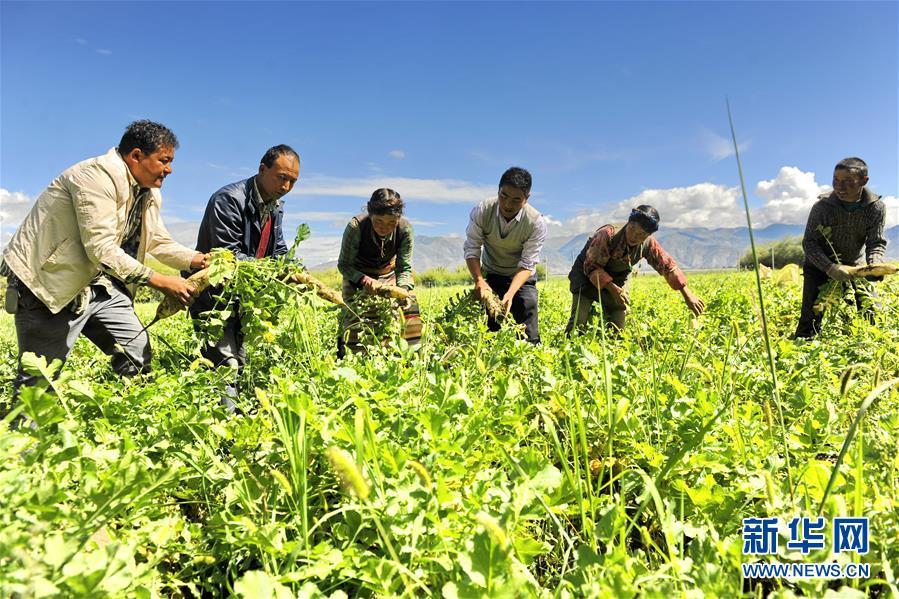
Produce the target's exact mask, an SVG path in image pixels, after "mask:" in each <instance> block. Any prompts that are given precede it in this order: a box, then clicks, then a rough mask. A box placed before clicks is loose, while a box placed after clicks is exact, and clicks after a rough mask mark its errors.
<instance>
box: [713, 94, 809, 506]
mask: <svg viewBox="0 0 899 599" xmlns="http://www.w3.org/2000/svg"><path fill="white" fill-rule="evenodd" d="M725 101H726V103H727V121H728V123H730V135H731V138H732V139H733V142H734V156H735V157H736V159H737V170H738V172H739V173H740V189H741V190H742V192H743V207H744V208H745V210H746V226H747V227H748V228H749V245H750V247H751V248H752V262H753V264H754V265H755V284H756V288H757V289H758V293H759V310H760V312H761V316H762V337H763V338H764V340H765V352H766V353H767V354H768V368H769V369H770V371H771V385H772V388H771V394H772V396H773V398H774V405H775V406H776V407H777V416H778V419H779V420H780V435H781V442H782V443H783V452H784V463H785V465H786V469H787V483H788V484H787V486H788V488H789V489H790V499H792V498H793V473H792V468H791V467H790V445H789V441H788V438H787V426H786V423H785V422H784V413H783V406H782V405H781V403H780V391H779V390H778V388H777V369H776V368H775V367H774V352H772V351H771V339H770V338H769V337H768V319H767V316H766V314H765V295H764V293H762V275H761V273H760V272H759V257H758V254H757V253H756V249H755V235H754V234H753V232H752V217H751V216H750V214H749V198H748V196H747V195H746V180H745V179H744V177H743V163H742V162H741V161H740V147H739V145H738V144H737V132H736V130H735V129H734V119H733V116H732V115H731V112H730V100H727V99H726V100H725ZM771 436H772V438H773V437H774V431H771Z"/></svg>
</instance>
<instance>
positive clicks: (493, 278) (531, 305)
mask: <svg viewBox="0 0 899 599" xmlns="http://www.w3.org/2000/svg"><path fill="white" fill-rule="evenodd" d="M484 278H485V279H486V281H487V284H488V285H490V288H491V289H493V292H494V293H495V294H496V295H498V296H499V298H500V299H502V298H503V296H504V295H505V294H506V292H507V291H509V286H510V285H512V277H507V276H504V275H497V274H493V273H487V275H486V276H485V277H484ZM511 312H512V317H513V318H514V319H515V322H517V323H518V324H523V325H524V328H525V335H526V336H527V339H528V341H529V342H530V343H540V324H539V322H538V318H537V276H536V275H534V276H531V278H530V279H528V280H527V281H525V283H524V285H522V286H521V289H519V290H518V292H517V293H516V294H515V297H513V298H512V309H511ZM487 328H489V329H490V330H491V331H498V330H499V323H498V322H496V321H495V320H493V319H492V318H488V319H487Z"/></svg>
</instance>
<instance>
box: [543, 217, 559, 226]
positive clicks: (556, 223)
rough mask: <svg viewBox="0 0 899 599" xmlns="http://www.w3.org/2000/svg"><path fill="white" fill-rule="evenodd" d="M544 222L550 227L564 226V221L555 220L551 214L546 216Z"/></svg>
mask: <svg viewBox="0 0 899 599" xmlns="http://www.w3.org/2000/svg"><path fill="white" fill-rule="evenodd" d="M543 220H545V221H546V224H547V225H548V226H558V227H561V226H562V221H559V220H556V219H554V218H553V217H552V215H551V214H544V215H543Z"/></svg>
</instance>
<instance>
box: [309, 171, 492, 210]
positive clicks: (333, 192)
mask: <svg viewBox="0 0 899 599" xmlns="http://www.w3.org/2000/svg"><path fill="white" fill-rule="evenodd" d="M380 187H389V188H390V189H394V190H396V191H398V192H399V193H400V195H401V196H402V197H403V199H404V200H407V201H416V202H426V203H431V204H475V203H477V202H480V201H481V200H483V199H485V198H489V197H491V196H494V195H496V187H495V186H493V185H478V184H476V183H470V182H468V181H460V180H457V179H413V178H411V177H368V178H358V179H341V178H338V177H324V176H311V177H307V178H304V179H301V180H300V182H299V183H298V184H297V186H296V187H295V188H294V189H293V191H292V192H291V195H301V196H339V197H354V198H364V199H366V200H367V199H368V198H370V197H371V193H372V192H373V191H374V190H375V189H378V188H380Z"/></svg>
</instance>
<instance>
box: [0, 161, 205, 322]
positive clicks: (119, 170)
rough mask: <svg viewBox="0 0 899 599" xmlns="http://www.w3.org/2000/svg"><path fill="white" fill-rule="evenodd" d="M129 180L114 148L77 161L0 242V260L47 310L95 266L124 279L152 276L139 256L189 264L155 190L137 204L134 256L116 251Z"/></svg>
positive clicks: (61, 303)
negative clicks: (0, 245) (2, 247)
mask: <svg viewBox="0 0 899 599" xmlns="http://www.w3.org/2000/svg"><path fill="white" fill-rule="evenodd" d="M132 181H133V178H132V177H131V173H130V172H129V171H128V166H127V165H126V164H125V162H124V161H123V160H122V158H121V156H119V153H118V151H117V150H116V149H115V148H112V149H111V150H109V152H107V153H106V154H104V155H103V156H98V157H96V158H90V159H88V160H85V161H83V162H79V163H78V164H76V165H75V166H73V167H70V168H68V169H66V170H65V171H64V172H63V173H62V174H61V175H59V177H57V178H56V179H55V180H54V181H53V182H52V183H50V185H49V186H48V187H47V189H46V190H44V192H43V193H42V194H41V195H40V196H39V197H38V198H37V200H36V201H35V203H34V206H32V208H31V212H29V213H28V216H26V217H25V220H24V222H23V223H22V225H21V226H20V227H19V228H18V230H16V232H15V234H14V235H13V237H12V239H11V240H10V242H9V244H8V245H7V246H6V251H5V252H4V255H3V258H4V260H5V262H6V264H7V266H8V267H9V268H10V269H11V270H12V271H13V273H15V275H16V276H17V277H18V278H19V280H20V281H21V282H22V283H24V284H25V286H26V287H28V289H30V290H31V292H32V293H34V295H35V296H37V298H38V299H40V300H41V301H42V302H43V303H44V304H45V305H46V306H47V308H49V309H50V311H51V312H52V313H54V314H56V313H58V312H59V311H60V310H62V309H63V308H64V307H65V306H66V305H67V304H69V302H71V301H72V300H73V299H75V297H76V296H78V294H79V293H81V291H82V290H84V288H85V287H87V286H88V285H89V284H90V282H91V281H92V280H93V279H94V277H96V276H97V275H98V274H99V273H100V271H101V269H102V270H103V271H104V272H106V273H108V274H110V275H112V276H114V277H116V278H117V279H119V280H121V281H123V282H125V283H128V284H133V283H135V282H138V281H146V279H147V278H148V277H149V275H150V274H152V271H151V270H150V269H149V268H148V267H146V266H144V265H143V261H144V258H145V256H146V255H147V254H152V255H153V256H154V257H155V258H156V259H157V260H159V261H160V262H162V263H163V264H165V265H167V266H170V267H172V268H175V269H178V270H187V269H189V267H190V261H191V259H192V258H193V256H194V255H195V254H196V251H195V250H191V249H188V248H186V247H184V246H183V245H181V244H180V243H177V242H176V241H175V240H173V239H172V237H171V235H169V232H168V231H167V230H166V228H165V226H164V225H163V224H162V219H161V217H160V214H159V211H160V206H161V204H162V197H161V196H160V194H159V190H157V189H153V190H151V193H150V197H149V199H148V200H147V201H146V202H145V210H144V216H143V221H142V226H141V233H140V244H139V245H138V249H137V259H136V260H135V259H134V258H132V257H131V256H129V255H128V254H126V253H125V251H124V250H122V248H121V245H122V241H123V239H122V238H123V237H124V235H125V224H126V217H127V214H128V209H129V208H130V206H131V203H132V202H133V201H134V188H133V187H132ZM132 291H133V289H132Z"/></svg>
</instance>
